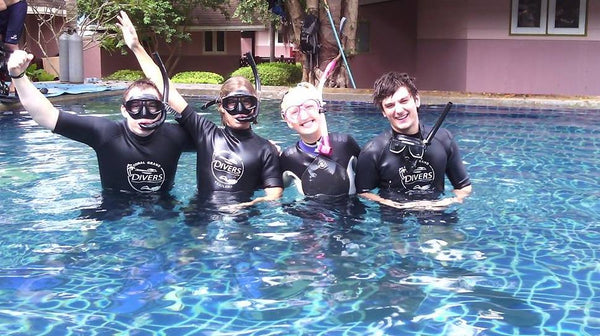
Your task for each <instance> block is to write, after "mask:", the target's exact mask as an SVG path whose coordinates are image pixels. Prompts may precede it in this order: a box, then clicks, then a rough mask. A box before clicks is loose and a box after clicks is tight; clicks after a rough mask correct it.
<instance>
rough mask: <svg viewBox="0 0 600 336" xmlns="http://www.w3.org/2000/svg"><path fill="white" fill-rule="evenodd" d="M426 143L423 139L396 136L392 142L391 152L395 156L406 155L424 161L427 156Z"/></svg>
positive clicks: (401, 135)
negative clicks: (425, 155) (424, 156)
mask: <svg viewBox="0 0 600 336" xmlns="http://www.w3.org/2000/svg"><path fill="white" fill-rule="evenodd" d="M425 147H426V145H425V143H424V142H423V140H421V138H420V137H419V138H414V137H410V136H406V135H403V134H394V136H393V137H392V139H391V140H390V152H392V153H394V154H400V153H406V154H409V155H410V156H411V157H412V158H413V159H422V158H423V154H425Z"/></svg>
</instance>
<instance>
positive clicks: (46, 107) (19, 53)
mask: <svg viewBox="0 0 600 336" xmlns="http://www.w3.org/2000/svg"><path fill="white" fill-rule="evenodd" d="M32 59H33V55H32V54H29V53H27V52H26V51H24V50H16V51H14V52H13V53H12V54H11V55H10V58H9V59H8V63H7V68H8V74H9V75H10V76H11V77H12V82H13V83H14V85H15V89H16V90H17V93H18V94H19V100H20V101H21V105H23V107H24V108H25V109H26V110H27V112H29V115H31V117H32V118H33V120H35V122H36V123H38V124H39V125H40V126H43V127H46V128H47V129H49V130H51V131H54V127H56V122H57V120H58V109H57V108H56V107H54V105H52V103H51V102H50V101H49V100H48V98H46V97H45V96H44V95H43V94H42V93H41V92H40V90H38V89H37V88H36V87H35V86H34V85H33V83H31V81H30V80H29V78H27V76H26V75H25V71H26V70H27V67H28V66H29V63H30V62H31V60H32Z"/></svg>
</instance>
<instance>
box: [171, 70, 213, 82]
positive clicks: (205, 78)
mask: <svg viewBox="0 0 600 336" xmlns="http://www.w3.org/2000/svg"><path fill="white" fill-rule="evenodd" d="M224 80H225V79H224V78H223V76H221V75H219V74H216V73H214V72H207V71H186V72H180V73H178V74H176V75H175V76H173V78H171V81H172V82H173V83H184V84H221V83H223V81H224Z"/></svg>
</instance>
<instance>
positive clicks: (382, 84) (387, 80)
mask: <svg viewBox="0 0 600 336" xmlns="http://www.w3.org/2000/svg"><path fill="white" fill-rule="evenodd" d="M414 81H415V79H414V78H412V77H410V76H409V75H408V74H407V73H405V72H403V73H400V72H395V71H391V72H387V73H385V74H383V75H382V76H381V77H379V78H378V79H377V80H376V81H375V84H374V85H373V103H374V104H375V105H376V106H377V107H378V108H379V109H382V106H381V103H382V102H383V100H384V99H386V98H387V97H390V96H392V95H394V93H396V91H398V89H399V88H400V87H402V86H404V87H405V88H406V89H407V90H408V92H409V93H410V95H411V96H412V97H413V98H415V97H416V96H417V95H418V94H419V90H417V87H416V86H415V83H414Z"/></svg>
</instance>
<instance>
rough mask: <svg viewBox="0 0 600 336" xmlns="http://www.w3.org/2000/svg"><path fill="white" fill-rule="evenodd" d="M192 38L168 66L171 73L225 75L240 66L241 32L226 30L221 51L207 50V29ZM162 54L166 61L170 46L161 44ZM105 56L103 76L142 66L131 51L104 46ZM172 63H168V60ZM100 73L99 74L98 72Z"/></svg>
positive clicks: (196, 33)
mask: <svg viewBox="0 0 600 336" xmlns="http://www.w3.org/2000/svg"><path fill="white" fill-rule="evenodd" d="M191 35H192V36H191V40H190V41H186V42H183V44H182V46H181V48H180V49H179V50H180V51H179V55H180V58H179V61H178V62H177V65H176V66H175V67H172V68H168V69H167V70H168V71H169V72H170V73H173V74H175V73H178V72H182V71H210V72H215V73H218V74H220V75H222V76H224V77H225V78H227V77H229V75H230V74H231V73H232V72H233V71H235V70H237V69H238V68H239V61H240V55H241V45H240V40H241V35H240V32H226V34H225V39H226V43H225V52H224V53H218V54H207V53H204V51H203V50H204V33H203V32H194V33H192V34H191ZM158 48H159V50H161V58H162V60H163V62H165V63H167V58H168V56H169V55H167V54H166V53H167V51H168V50H169V48H168V46H165V45H163V46H159V47H158ZM101 53H102V56H101V59H102V76H108V75H110V74H112V73H113V72H115V71H117V70H121V69H140V67H139V65H138V63H137V60H136V59H135V57H134V56H133V55H131V53H129V54H128V55H120V53H119V52H113V53H112V54H109V53H108V52H107V51H105V50H101ZM167 66H169V64H167ZM98 77H99V76H98Z"/></svg>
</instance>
